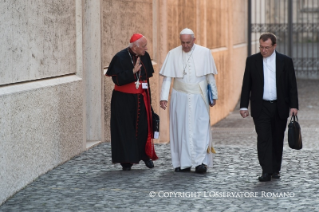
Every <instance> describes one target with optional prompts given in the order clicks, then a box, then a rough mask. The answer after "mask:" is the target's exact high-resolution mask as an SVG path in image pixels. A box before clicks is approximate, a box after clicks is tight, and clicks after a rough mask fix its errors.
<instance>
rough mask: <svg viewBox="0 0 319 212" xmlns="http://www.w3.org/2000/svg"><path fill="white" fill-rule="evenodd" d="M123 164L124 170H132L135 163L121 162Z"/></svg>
mask: <svg viewBox="0 0 319 212" xmlns="http://www.w3.org/2000/svg"><path fill="white" fill-rule="evenodd" d="M121 166H122V170H123V171H131V167H132V166H133V164H131V163H121Z"/></svg>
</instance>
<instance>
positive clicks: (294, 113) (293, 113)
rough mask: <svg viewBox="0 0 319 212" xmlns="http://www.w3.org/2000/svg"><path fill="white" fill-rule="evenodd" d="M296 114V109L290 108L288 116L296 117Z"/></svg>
mask: <svg viewBox="0 0 319 212" xmlns="http://www.w3.org/2000/svg"><path fill="white" fill-rule="evenodd" d="M297 114H298V109H297V108H290V116H292V115H295V116H296V115H297Z"/></svg>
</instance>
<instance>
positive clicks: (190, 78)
mask: <svg viewBox="0 0 319 212" xmlns="http://www.w3.org/2000/svg"><path fill="white" fill-rule="evenodd" d="M214 74H217V70H216V66H215V62H214V59H213V56H212V54H211V51H210V50H209V49H208V48H205V47H203V46H199V45H196V44H194V46H193V47H192V49H191V51H189V52H187V53H186V52H184V51H183V50H182V46H178V47H176V48H175V49H172V50H171V51H170V52H169V53H168V54H167V56H166V59H165V61H164V64H163V66H162V69H161V71H160V75H162V76H163V77H164V79H163V84H162V91H161V100H167V101H168V96H169V91H170V85H171V81H172V78H174V84H173V89H172V93H171V101H170V145H171V154H172V164H173V167H174V168H177V167H180V168H181V169H185V168H188V167H192V168H195V167H196V166H198V165H201V164H205V165H207V166H209V167H211V166H212V165H213V154H212V153H215V151H214V148H213V146H212V135H211V128H210V120H209V104H208V97H207V84H208V83H209V84H211V87H212V91H213V98H214V99H217V98H218V95H217V88H216V82H215V78H214Z"/></svg>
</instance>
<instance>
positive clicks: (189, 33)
mask: <svg viewBox="0 0 319 212" xmlns="http://www.w3.org/2000/svg"><path fill="white" fill-rule="evenodd" d="M179 34H180V35H194V32H193V30H191V29H188V28H185V29H183V30H182V31H181V32H180V33H179Z"/></svg>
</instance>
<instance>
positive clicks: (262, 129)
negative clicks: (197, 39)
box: [240, 33, 298, 182]
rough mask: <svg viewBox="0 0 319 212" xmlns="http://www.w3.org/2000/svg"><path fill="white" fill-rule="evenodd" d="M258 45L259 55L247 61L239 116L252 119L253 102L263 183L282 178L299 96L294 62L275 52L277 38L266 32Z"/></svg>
mask: <svg viewBox="0 0 319 212" xmlns="http://www.w3.org/2000/svg"><path fill="white" fill-rule="evenodd" d="M259 44H260V46H259V49H260V53H257V54H254V55H251V56H249V57H248V58H247V60H246V68H245V74H244V77H243V85H242V92H241V99H240V114H241V116H242V117H243V118H245V117H247V116H249V111H248V105H249V100H250V102H251V116H252V117H253V120H254V124H255V129H256V132H257V151H258V160H259V164H260V166H261V167H262V175H261V176H260V177H259V178H258V180H259V181H261V182H264V181H270V180H271V178H273V179H278V178H280V168H281V161H282V152H283V140H284V133H285V130H286V125H287V118H288V117H289V114H290V115H292V114H294V115H297V113H298V93H297V83H296V76H295V70H294V66H293V62H292V59H291V58H289V57H287V56H285V55H283V54H280V53H278V52H277V51H275V49H276V45H277V44H276V36H275V35H274V34H272V33H264V34H262V35H261V36H260V38H259ZM289 110H290V111H289Z"/></svg>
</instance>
